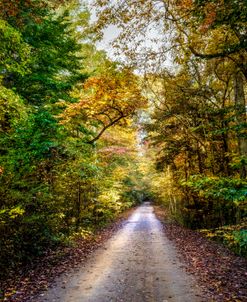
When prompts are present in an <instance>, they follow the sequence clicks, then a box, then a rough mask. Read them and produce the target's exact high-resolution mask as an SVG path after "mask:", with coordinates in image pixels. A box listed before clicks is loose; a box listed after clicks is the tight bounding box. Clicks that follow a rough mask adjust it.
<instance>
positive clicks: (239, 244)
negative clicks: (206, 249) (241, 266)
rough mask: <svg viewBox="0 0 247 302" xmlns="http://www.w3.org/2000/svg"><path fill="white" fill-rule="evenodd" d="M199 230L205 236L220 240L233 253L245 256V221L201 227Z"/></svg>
mask: <svg viewBox="0 0 247 302" xmlns="http://www.w3.org/2000/svg"><path fill="white" fill-rule="evenodd" d="M200 232H201V233H202V234H203V235H205V236H206V237H207V238H209V239H212V240H216V241H218V242H222V243H223V244H225V245H226V246H227V247H229V248H230V249H231V250H232V251H233V252H234V253H236V254H238V255H240V256H245V257H246V256H247V225H246V221H243V222H242V223H239V224H235V225H228V226H224V227H220V228H216V229H202V230H200Z"/></svg>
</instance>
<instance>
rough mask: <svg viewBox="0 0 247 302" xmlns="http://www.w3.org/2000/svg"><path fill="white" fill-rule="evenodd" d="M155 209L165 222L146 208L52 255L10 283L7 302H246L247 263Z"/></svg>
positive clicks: (20, 272)
mask: <svg viewBox="0 0 247 302" xmlns="http://www.w3.org/2000/svg"><path fill="white" fill-rule="evenodd" d="M154 208H155V214H156V216H157V217H158V218H159V219H160V220H161V221H164V223H162V224H161V222H160V221H159V220H158V219H157V218H156V216H155V215H154V213H153V207H152V206H150V205H149V204H144V205H143V206H141V207H139V208H137V209H135V210H134V211H133V210H132V211H129V212H127V213H125V215H124V216H122V217H121V218H120V219H119V220H118V221H117V222H116V223H114V224H113V225H111V226H110V227H108V228H107V229H105V230H104V231H103V232H101V233H99V234H98V236H96V237H95V238H94V239H92V238H91V239H88V240H87V241H85V240H83V241H79V242H78V244H77V246H76V247H66V248H64V247H63V248H62V247H61V248H59V249H58V250H56V251H48V252H47V254H46V255H45V256H44V257H42V258H40V259H38V260H37V261H36V262H35V263H33V265H32V267H30V266H28V267H26V268H25V269H24V268H22V269H21V270H20V271H19V272H16V274H15V277H13V278H11V279H8V280H6V281H5V282H4V284H3V285H2V286H3V287H4V288H5V292H6V296H7V298H6V299H5V300H4V301H9V302H10V301H11V302H12V301H15V302H20V301H21V302H27V301H32V302H47V301H48V302H51V301H60V302H77V301H80V302H82V301H85V302H88V301H92V302H110V301H115V302H117V301H123V302H128V301H131V302H151V301H152V302H165V301H166V302H168V301H169V302H175V301H177V302H180V301H181V302H182V301H183V302H186V301H189V302H197V301H199V302H200V301H232V302H233V301H235V302H237V301H247V289H246V284H247V261H246V260H245V259H243V258H241V257H237V256H235V255H233V254H232V253H231V252H229V251H228V250H227V249H226V248H224V247H222V246H221V245H219V244H216V243H214V242H212V241H209V240H207V239H205V238H203V237H202V236H201V235H200V234H199V233H197V232H195V231H192V230H189V229H186V228H182V227H180V226H178V225H176V224H174V223H170V222H167V221H168V220H167V219H166V216H165V212H164V211H163V210H162V209H161V208H159V207H154ZM132 212H133V213H132ZM129 215H130V216H129ZM128 216H129V217H128Z"/></svg>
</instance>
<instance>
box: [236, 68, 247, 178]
mask: <svg viewBox="0 0 247 302" xmlns="http://www.w3.org/2000/svg"><path fill="white" fill-rule="evenodd" d="M234 92H235V106H236V112H237V115H236V120H237V123H238V125H239V126H240V129H241V128H242V127H243V126H244V124H245V123H246V103H245V95H244V80H243V74H242V73H241V72H240V71H238V72H237V73H236V74H235V77H234ZM237 137H238V147H239V155H240V156H241V157H242V156H245V157H246V156H247V140H246V138H245V137H244V136H243V135H242V131H241V130H239V131H238V133H237ZM246 172H247V167H246V165H243V166H242V167H241V169H240V176H241V178H245V177H246V175H247V173H246Z"/></svg>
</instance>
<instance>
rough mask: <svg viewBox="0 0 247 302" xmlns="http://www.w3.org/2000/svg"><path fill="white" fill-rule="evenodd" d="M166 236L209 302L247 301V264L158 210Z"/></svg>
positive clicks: (220, 245)
mask: <svg viewBox="0 0 247 302" xmlns="http://www.w3.org/2000/svg"><path fill="white" fill-rule="evenodd" d="M155 211H156V214H157V216H158V217H159V218H160V220H161V221H162V223H163V226H164V232H165V233H166V235H167V237H168V238H169V239H170V240H172V241H173V242H174V244H175V246H176V247H177V249H178V254H179V255H180V258H181V260H182V262H183V263H184V264H185V266H186V270H187V271H188V272H189V273H191V274H193V275H195V276H196V278H197V279H198V282H199V284H200V285H201V287H202V288H203V289H204V292H205V295H206V296H207V297H208V301H215V302H222V301H224V302H226V301H231V302H237V301H246V300H247V288H246V284H247V260H246V259H245V258H243V257H239V256H237V255H235V254H234V253H233V252H231V251H230V250H229V249H227V248H226V247H224V246H223V245H222V244H220V243H218V242H214V241H211V240H209V239H208V238H206V237H204V236H203V235H202V234H201V233H199V232H197V231H194V230H191V229H187V228H184V227H182V226H180V225H178V224H176V223H174V222H172V221H171V220H168V219H167V215H166V213H165V212H164V210H163V209H161V208H160V207H156V209H155Z"/></svg>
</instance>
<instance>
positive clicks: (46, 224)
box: [0, 0, 247, 278]
mask: <svg viewBox="0 0 247 302" xmlns="http://www.w3.org/2000/svg"><path fill="white" fill-rule="evenodd" d="M94 6H95V8H96V9H97V14H96V15H97V21H95V23H94V24H92V23H91V22H90V10H89V9H88V8H87V7H86V5H84V4H82V3H81V2H80V1H66V0H64V1H56V0H50V1H46V0H40V1H36V0H22V1H21V0H13V1H7V0H1V1H0V18H1V19H0V37H1V44H0V182H1V186H0V234H1V238H0V251H1V252H0V253H1V254H0V278H3V277H4V276H6V273H7V272H9V271H10V270H12V269H14V268H15V267H16V266H18V265H20V264H21V263H26V262H28V261H31V260H32V259H33V257H36V256H38V255H41V254H42V253H43V252H44V250H45V249H47V248H48V247H49V248H53V247H56V246H57V245H59V244H65V243H66V242H68V241H69V240H73V237H74V236H75V235H76V234H77V235H78V234H80V235H81V236H83V235H84V234H86V233H88V232H94V231H95V229H97V228H99V227H102V226H103V225H105V224H106V223H107V222H109V221H111V220H112V219H114V217H116V215H118V214H119V213H120V212H122V211H123V210H125V209H127V208H129V207H131V206H133V205H136V204H138V203H140V202H142V201H143V200H144V199H145V198H151V199H152V200H153V201H155V202H158V203H160V204H162V205H164V206H165V207H167V209H168V210H169V213H170V215H171V216H172V217H173V219H175V220H176V221H178V222H179V223H181V224H183V225H185V226H187V227H190V228H194V229H201V232H202V233H204V234H205V235H206V236H208V237H212V238H215V239H217V240H221V241H223V242H224V243H226V244H228V246H229V247H231V248H232V249H233V250H234V251H235V252H236V253H238V254H241V255H246V247H247V230H246V214H247V213H246V211H247V206H246V196H247V181H246V176H247V132H246V97H245V95H246V93H247V84H246V79H247V38H246V36H247V32H246V31H247V22H246V20H247V3H246V1H245V0H236V1H230V0H219V1H213V0H207V1H204V0H195V1H192V0H180V1H175V0H172V1H163V0H158V1H152V0H145V1H142V0H136V1H131V0H125V1H116V2H115V1H109V0H96V1H95V3H94ZM109 25H113V26H116V27H117V28H118V30H119V36H118V37H117V38H116V40H115V41H114V45H113V46H114V47H115V50H116V57H118V58H119V54H121V58H122V59H121V58H119V59H116V60H112V59H109V58H108V57H107V54H106V52H104V51H101V50H97V47H96V42H97V41H98V40H99V39H100V38H101V37H102V36H103V32H104V29H105V28H107V27H108V26H109ZM148 35H151V38H150V39H149V42H148V43H145V41H146V40H147V36H148ZM167 62H168V63H167Z"/></svg>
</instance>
